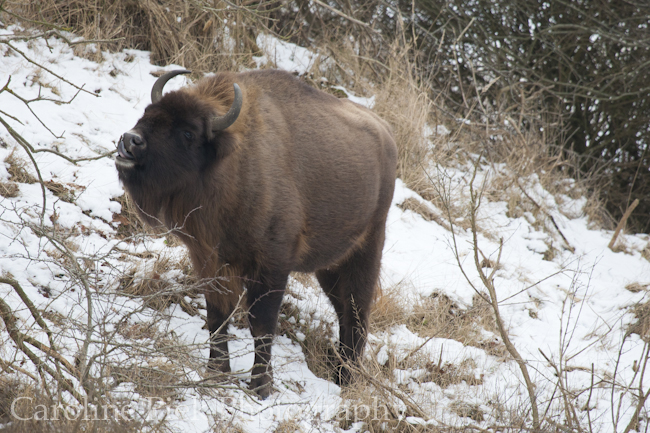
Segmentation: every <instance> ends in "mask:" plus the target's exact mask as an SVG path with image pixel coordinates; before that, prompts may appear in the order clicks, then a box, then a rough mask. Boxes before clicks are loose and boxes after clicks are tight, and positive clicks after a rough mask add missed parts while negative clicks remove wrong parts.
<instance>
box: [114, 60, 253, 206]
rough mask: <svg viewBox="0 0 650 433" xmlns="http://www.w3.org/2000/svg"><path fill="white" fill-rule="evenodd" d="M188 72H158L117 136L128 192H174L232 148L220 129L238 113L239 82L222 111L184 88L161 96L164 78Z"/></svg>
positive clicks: (121, 172) (119, 162) (121, 173)
mask: <svg viewBox="0 0 650 433" xmlns="http://www.w3.org/2000/svg"><path fill="white" fill-rule="evenodd" d="M189 72H190V71H186V70H176V71H171V72H168V73H166V74H164V75H162V76H161V77H160V78H158V80H156V83H155V84H154V86H153V88H152V90H151V105H149V106H148V107H147V108H146V109H145V112H144V115H143V116H142V118H141V119H140V120H139V121H138V123H137V124H136V125H135V127H134V128H133V129H131V130H130V131H128V132H126V133H124V134H123V135H122V137H121V138H120V140H119V143H118V148H117V152H118V155H117V156H116V158H115V166H116V167H117V170H118V173H119V177H120V180H121V181H122V183H123V184H124V186H125V187H126V188H127V190H128V191H129V192H130V193H131V195H132V196H138V195H140V194H145V193H146V194H152V193H153V192H154V191H155V193H156V194H157V195H159V196H164V195H169V194H173V193H174V192H175V190H177V189H179V188H180V187H182V186H185V187H187V186H188V185H191V184H193V183H195V182H193V180H196V179H198V178H199V177H200V175H201V174H202V173H203V172H204V171H205V170H206V169H207V168H208V167H210V166H211V165H212V164H214V162H215V161H217V160H218V159H220V158H221V157H224V156H225V155H226V154H227V153H229V152H230V151H231V150H232V148H234V144H233V143H232V140H233V138H232V137H230V136H229V134H227V133H226V132H224V130H225V129H226V128H228V127H229V126H230V125H232V124H233V123H234V122H235V121H236V120H237V117H238V116H239V112H240V110H241V107H242V99H243V98H242V92H241V90H240V88H239V86H238V85H237V84H234V91H235V96H234V101H233V103H232V106H231V107H230V109H229V111H228V112H227V113H226V114H225V115H223V116H219V115H217V113H216V111H215V108H214V106H213V105H211V104H210V102H209V101H207V100H204V99H202V98H201V97H199V96H197V95H195V94H193V93H191V92H188V91H186V90H183V89H182V90H180V91H175V92H170V93H168V94H166V95H165V96H162V90H163V87H164V86H165V83H167V81H169V79H171V78H172V77H174V76H176V75H179V74H188V73H189ZM134 198H135V197H134ZM136 201H137V200H136Z"/></svg>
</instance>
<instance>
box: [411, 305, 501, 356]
mask: <svg viewBox="0 0 650 433" xmlns="http://www.w3.org/2000/svg"><path fill="white" fill-rule="evenodd" d="M472 301H473V302H472V305H471V306H470V307H469V308H467V309H463V308H460V307H459V306H458V305H457V304H456V303H455V302H454V301H452V300H451V299H450V298H449V297H448V296H447V295H445V294H443V293H438V292H434V293H433V294H432V295H431V296H429V297H427V298H423V299H421V300H420V301H419V302H418V303H417V304H416V305H415V306H414V307H413V312H412V314H411V315H409V318H408V321H407V322H406V325H407V327H408V328H409V329H410V330H411V331H412V332H415V333H417V334H418V335H420V336H421V337H434V336H435V337H437V338H449V339H451V340H456V341H458V342H460V343H463V344H464V345H467V346H474V347H478V348H481V349H484V350H485V351H486V352H487V353H489V354H491V355H494V356H499V357H502V358H503V357H506V356H507V355H506V353H507V352H506V350H505V347H504V345H503V343H502V342H501V341H500V340H497V339H488V340H486V338H485V335H484V333H483V330H487V331H489V332H491V333H493V334H494V335H498V330H497V327H496V323H495V321H494V316H493V313H492V308H491V307H490V305H489V304H488V303H487V302H486V301H485V300H484V299H483V298H482V297H481V296H479V295H474V298H473V299H472Z"/></svg>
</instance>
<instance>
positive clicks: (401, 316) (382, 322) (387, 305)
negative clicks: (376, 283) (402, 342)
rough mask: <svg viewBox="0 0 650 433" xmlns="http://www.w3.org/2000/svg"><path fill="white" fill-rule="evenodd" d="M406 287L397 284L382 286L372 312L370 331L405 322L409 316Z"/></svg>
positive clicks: (377, 330) (381, 329)
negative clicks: (404, 297)
mask: <svg viewBox="0 0 650 433" xmlns="http://www.w3.org/2000/svg"><path fill="white" fill-rule="evenodd" d="M403 292H404V288H403V287H402V285H399V284H398V285H395V286H391V287H388V288H383V287H380V288H379V290H378V293H377V297H376V299H375V302H374V304H373V305H372V311H371V312H370V326H369V329H370V332H371V333H376V332H380V331H384V330H387V329H389V328H390V327H392V326H395V325H397V324H400V323H404V321H405V320H406V318H407V317H408V312H407V305H406V304H405V302H404V299H403Z"/></svg>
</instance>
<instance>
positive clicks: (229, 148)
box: [207, 129, 238, 159]
mask: <svg viewBox="0 0 650 433" xmlns="http://www.w3.org/2000/svg"><path fill="white" fill-rule="evenodd" d="M207 135H208V144H207V145H208V146H212V147H213V149H214V151H215V156H216V159H223V158H225V157H227V156H228V155H230V154H231V153H232V152H233V151H235V149H237V143H238V140H237V137H236V134H233V133H231V132H225V131H211V130H210V129H208V131H207Z"/></svg>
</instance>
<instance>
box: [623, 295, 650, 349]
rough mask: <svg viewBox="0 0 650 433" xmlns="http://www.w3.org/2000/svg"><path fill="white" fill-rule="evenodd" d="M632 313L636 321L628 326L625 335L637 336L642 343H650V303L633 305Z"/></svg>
mask: <svg viewBox="0 0 650 433" xmlns="http://www.w3.org/2000/svg"><path fill="white" fill-rule="evenodd" d="M632 313H633V314H634V317H635V319H636V321H635V322H633V323H631V324H630V325H629V326H628V329H627V334H628V335H629V334H637V335H638V336H639V337H640V338H641V339H642V340H643V341H645V342H650V302H644V303H638V304H636V305H634V306H633V307H632Z"/></svg>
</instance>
